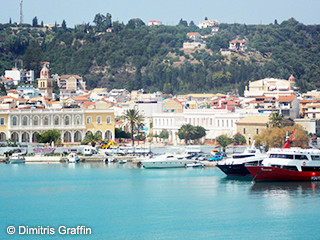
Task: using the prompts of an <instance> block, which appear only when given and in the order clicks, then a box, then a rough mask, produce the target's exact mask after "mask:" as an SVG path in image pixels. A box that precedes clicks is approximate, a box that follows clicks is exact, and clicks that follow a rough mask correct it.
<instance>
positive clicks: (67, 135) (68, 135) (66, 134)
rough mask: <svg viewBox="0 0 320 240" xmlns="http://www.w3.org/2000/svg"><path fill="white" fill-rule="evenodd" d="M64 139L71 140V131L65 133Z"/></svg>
mask: <svg viewBox="0 0 320 240" xmlns="http://www.w3.org/2000/svg"><path fill="white" fill-rule="evenodd" d="M63 139H64V141H65V142H71V133H70V132H65V133H64V135H63Z"/></svg>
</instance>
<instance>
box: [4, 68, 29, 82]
mask: <svg viewBox="0 0 320 240" xmlns="http://www.w3.org/2000/svg"><path fill="white" fill-rule="evenodd" d="M5 78H12V79H13V83H14V85H18V84H19V82H20V81H28V82H33V81H34V71H33V70H30V71H26V70H19V69H18V68H13V69H12V70H5Z"/></svg>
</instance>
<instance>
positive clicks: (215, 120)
mask: <svg viewBox="0 0 320 240" xmlns="http://www.w3.org/2000/svg"><path fill="white" fill-rule="evenodd" d="M257 114H259V113H258V111H257V110H250V109H239V110H238V111H236V112H231V111H228V110H227V109H185V111H184V112H183V113H158V114H154V115H153V133H154V134H160V132H161V131H162V130H164V129H166V130H168V131H169V141H172V142H173V143H174V144H176V143H179V142H180V140H179V138H178V135H177V133H178V130H179V128H180V127H181V126H182V125H184V124H188V123H189V124H191V125H193V126H202V127H204V128H205V129H206V130H207V134H206V136H205V139H215V138H216V137H218V136H219V135H221V134H227V135H228V136H230V137H231V136H233V135H234V134H236V133H237V126H236V124H235V123H236V122H237V121H238V120H240V119H242V118H243V117H246V116H251V115H257Z"/></svg>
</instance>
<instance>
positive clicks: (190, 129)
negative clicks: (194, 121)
mask: <svg viewBox="0 0 320 240" xmlns="http://www.w3.org/2000/svg"><path fill="white" fill-rule="evenodd" d="M195 131H196V129H195V127H194V126H192V125H191V124H189V123H188V124H184V125H182V126H181V128H180V129H179V131H178V136H179V138H180V139H184V142H185V144H186V145H188V141H189V140H190V139H191V136H192V135H193V134H194V133H195Z"/></svg>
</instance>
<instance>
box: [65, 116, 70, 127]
mask: <svg viewBox="0 0 320 240" xmlns="http://www.w3.org/2000/svg"><path fill="white" fill-rule="evenodd" d="M69 124H70V117H69V116H66V117H65V118H64V125H69Z"/></svg>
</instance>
